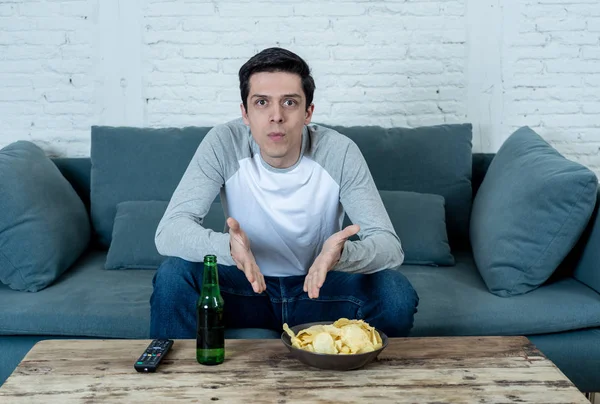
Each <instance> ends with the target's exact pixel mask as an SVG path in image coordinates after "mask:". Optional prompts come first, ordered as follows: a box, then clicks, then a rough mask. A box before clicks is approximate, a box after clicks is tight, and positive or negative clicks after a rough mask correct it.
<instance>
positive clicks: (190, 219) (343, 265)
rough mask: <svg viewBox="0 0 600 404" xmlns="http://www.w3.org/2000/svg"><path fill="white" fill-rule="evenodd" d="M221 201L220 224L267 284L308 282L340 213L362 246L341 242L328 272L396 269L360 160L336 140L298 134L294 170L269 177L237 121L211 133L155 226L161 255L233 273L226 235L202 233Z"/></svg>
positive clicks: (352, 147) (386, 224) (398, 252)
mask: <svg viewBox="0 0 600 404" xmlns="http://www.w3.org/2000/svg"><path fill="white" fill-rule="evenodd" d="M219 193H220V197H221V201H222V203H223V208H224V211H225V215H226V216H227V217H233V218H234V219H236V220H237V221H238V222H239V223H240V226H241V228H242V229H243V230H244V231H245V232H246V234H247V235H248V237H249V239H250V243H251V250H252V252H253V254H254V257H255V259H256V263H257V264H258V266H259V268H260V270H261V272H262V273H263V274H264V275H266V276H291V275H304V274H306V273H307V271H308V269H309V268H310V266H311V265H312V263H313V262H314V260H315V258H316V257H317V255H318V254H319V253H320V252H321V248H322V246H323V243H324V242H325V240H327V238H328V237H329V236H331V235H332V234H333V233H335V232H337V231H339V230H341V226H342V222H343V218H344V212H346V213H347V214H348V217H349V218H350V220H351V221H352V222H353V223H355V224H358V225H359V226H360V232H359V234H358V236H359V238H360V240H359V241H346V243H345V245H344V249H343V252H342V256H341V258H340V261H339V262H338V263H337V265H336V266H335V268H334V270H338V271H344V272H353V273H373V272H377V271H379V270H382V269H386V268H393V267H397V266H399V265H401V264H402V262H403V259H404V252H403V251H402V247H401V244H400V240H399V238H398V236H397V235H396V233H395V231H394V228H393V226H392V224H391V222H390V219H389V216H388V214H387V212H386V210H385V207H384V206H383V203H382V201H381V198H380V196H379V192H378V191H377V188H376V186H375V183H374V182H373V178H372V176H371V173H370V171H369V169H368V167H367V164H366V161H365V159H364V157H363V156H362V154H361V152H360V150H359V148H358V146H356V144H355V143H354V142H353V141H352V140H350V139H349V138H348V137H346V136H344V135H342V134H340V133H338V132H336V131H334V130H331V129H328V128H325V127H322V126H318V125H309V126H306V127H305V128H304V132H303V134H302V149H301V153H300V158H299V159H298V161H297V162H296V164H294V165H293V166H292V167H289V168H285V169H277V168H273V167H271V166H270V165H268V164H267V163H266V162H264V161H263V160H262V158H261V156H260V150H259V147H258V145H257V144H256V142H255V141H254V139H253V138H252V135H251V133H250V129H249V128H248V127H247V126H246V125H245V124H244V123H243V121H242V120H241V119H237V120H235V121H231V122H228V123H226V124H223V125H219V126H215V127H214V128H212V129H211V130H210V131H209V133H208V134H207V135H206V137H205V138H204V139H203V141H202V142H201V144H200V146H199V147H198V149H197V151H196V153H195V155H194V157H193V158H192V161H191V162H190V164H189V166H188V168H187V170H186V171H185V173H184V175H183V177H182V179H181V181H180V183H179V185H178V186H177V189H176V190H175V192H174V194H173V197H172V198H171V201H170V202H169V205H168V207H167V210H166V212H165V215H164V217H163V218H162V220H161V221H160V223H159V225H158V228H157V231H156V236H155V242H156V246H157V249H158V251H159V253H160V254H162V255H166V256H176V257H180V258H183V259H185V260H188V261H194V262H201V261H202V260H203V258H204V255H206V254H215V255H216V256H217V260H218V262H219V263H220V264H224V265H235V264H234V262H233V259H232V258H231V253H230V247H229V233H228V231H229V229H228V228H227V226H226V227H225V229H224V232H223V233H220V232H215V231H212V230H210V229H206V228H204V227H203V226H202V223H203V220H204V217H205V216H206V214H207V213H208V211H209V208H210V206H211V203H212V202H213V200H214V198H215V197H216V196H217V195H218V194H219Z"/></svg>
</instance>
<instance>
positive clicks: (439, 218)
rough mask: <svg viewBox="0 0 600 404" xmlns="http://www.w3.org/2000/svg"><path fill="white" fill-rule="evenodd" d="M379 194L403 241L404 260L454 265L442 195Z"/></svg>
mask: <svg viewBox="0 0 600 404" xmlns="http://www.w3.org/2000/svg"><path fill="white" fill-rule="evenodd" d="M379 194H380V195H381V199H382V201H383V204H384V205H385V209H386V210H387V212H388V214H389V216H390V220H391V221H392V225H393V226H394V230H396V234H397V235H398V237H399V238H400V242H401V243H402V248H403V250H404V263H405V264H414V265H434V266H435V265H454V257H453V256H452V253H451V252H450V245H449V244H448V234H447V232H446V213H445V210H444V205H445V201H444V197H443V196H440V195H433V194H421V193H417V192H404V191H380V192H379Z"/></svg>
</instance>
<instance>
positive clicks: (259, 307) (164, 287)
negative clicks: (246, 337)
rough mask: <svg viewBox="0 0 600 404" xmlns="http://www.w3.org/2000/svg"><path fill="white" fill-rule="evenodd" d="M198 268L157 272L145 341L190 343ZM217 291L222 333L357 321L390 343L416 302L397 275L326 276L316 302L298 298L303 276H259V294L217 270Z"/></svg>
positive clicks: (225, 269) (166, 267) (173, 263)
mask: <svg viewBox="0 0 600 404" xmlns="http://www.w3.org/2000/svg"><path fill="white" fill-rule="evenodd" d="M203 268H204V266H203V264H202V263H201V262H199V263H196V262H188V261H185V260H183V259H181V258H174V257H170V258H168V259H167V260H165V261H164V262H163V264H162V265H161V266H160V267H159V268H158V270H157V272H156V274H155V275H154V279H153V281H152V284H153V286H154V292H153V293H152V297H151V298H150V306H151V320H150V337H151V338H195V337H196V301H197V300H198V296H199V292H200V290H201V288H202V274H203ZM218 268H219V286H220V289H221V295H222V296H223V300H224V301H225V327H226V328H266V329H271V330H276V331H278V332H281V331H282V326H283V323H288V325H289V326H290V327H291V326H294V325H297V324H304V323H310V322H314V321H332V322H333V321H335V320H337V319H339V318H341V317H346V318H349V319H363V320H365V321H366V322H368V323H369V324H371V325H372V326H374V327H376V328H378V329H380V330H382V331H383V332H385V333H386V334H387V335H388V336H390V337H402V336H407V335H408V333H409V332H410V329H411V328H412V325H413V317H414V314H415V313H416V312H417V304H418V302H419V298H418V296H417V293H416V292H415V290H414V289H413V287H412V285H411V284H410V282H409V281H408V280H407V279H406V278H405V277H404V275H402V274H401V273H400V272H399V271H395V270H389V269H387V270H383V271H380V272H377V273H374V274H370V275H364V274H349V273H344V272H337V271H331V272H329V273H328V274H327V278H326V280H325V283H324V284H323V287H321V289H320V291H319V297H318V298H316V299H310V298H309V297H308V294H307V293H306V292H304V291H303V290H302V289H303V286H304V276H289V277H270V276H265V283H266V285H267V290H266V291H265V292H262V293H260V294H257V293H255V292H254V291H253V290H252V286H251V285H250V283H249V282H248V280H247V279H246V276H245V275H244V273H243V272H242V271H240V270H239V269H238V268H237V267H234V266H223V265H219V266H218Z"/></svg>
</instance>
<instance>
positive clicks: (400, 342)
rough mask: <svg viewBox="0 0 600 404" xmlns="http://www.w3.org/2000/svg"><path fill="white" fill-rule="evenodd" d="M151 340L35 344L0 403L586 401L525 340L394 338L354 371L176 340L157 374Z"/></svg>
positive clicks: (255, 343)
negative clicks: (143, 364) (200, 355)
mask: <svg viewBox="0 0 600 404" xmlns="http://www.w3.org/2000/svg"><path fill="white" fill-rule="evenodd" d="M149 343H150V340H48V341H41V342H39V343H37V344H36V345H35V346H34V347H33V348H32V349H31V351H30V352H29V353H28V354H27V355H26V357H25V358H24V359H23V361H22V362H21V363H20V364H19V366H18V367H17V369H16V370H15V371H14V372H13V374H12V375H11V376H10V377H9V379H8V380H7V381H6V382H5V383H4V385H3V386H2V387H1V388H0V402H7V403H13V402H15V403H17V402H24V403H31V402H43V403H71V402H77V403H81V402H83V403H87V402H103V403H105V402H142V401H143V402H157V403H162V402H173V401H180V400H181V401H184V402H206V403H209V402H210V403H215V402H221V403H296V402H306V403H340V402H343V403H471V402H472V403H588V404H589V401H588V400H586V398H585V396H584V395H583V394H582V393H580V392H579V391H578V390H577V389H576V388H575V387H574V385H573V384H572V383H571V382H570V381H569V380H568V379H567V378H566V377H565V376H564V375H563V374H562V373H561V372H560V370H558V368H556V366H555V365H554V364H553V363H552V362H551V361H549V360H548V359H546V358H545V357H544V356H543V355H542V354H541V353H540V352H539V351H538V350H537V349H536V348H535V346H534V345H532V344H531V343H530V342H529V340H528V339H527V338H525V337H444V338H392V339H390V343H389V345H388V347H387V348H386V349H385V350H384V351H383V352H382V353H381V354H380V356H379V358H378V360H377V361H376V362H372V363H371V364H369V365H367V366H366V367H364V368H362V369H359V370H353V371H348V372H339V371H327V370H320V369H315V368H311V367H307V366H306V365H304V364H302V363H300V362H298V361H297V360H296V359H294V358H293V357H292V356H291V355H290V354H289V353H288V351H287V349H286V348H285V346H284V345H283V343H282V342H281V341H280V340H227V341H226V347H225V349H226V356H225V362H224V363H223V364H221V365H218V366H202V365H199V364H198V363H197V362H196V359H195V341H194V340H176V341H175V344H174V345H173V348H172V350H171V352H169V354H168V355H167V356H166V357H165V359H164V360H163V363H162V365H161V366H160V368H159V370H158V372H157V373H148V374H142V373H138V372H136V371H135V370H134V369H133V364H134V362H135V361H136V359H137V358H138V357H139V356H140V354H141V353H142V352H143V350H144V349H145V348H146V347H147V346H148V344H149Z"/></svg>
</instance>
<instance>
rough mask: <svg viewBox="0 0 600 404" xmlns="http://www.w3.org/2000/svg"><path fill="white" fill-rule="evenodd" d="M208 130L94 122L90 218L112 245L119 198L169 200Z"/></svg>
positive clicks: (102, 240)
mask: <svg viewBox="0 0 600 404" xmlns="http://www.w3.org/2000/svg"><path fill="white" fill-rule="evenodd" d="M209 129H210V128H200V127H187V128H160V129H154V128H131V127H109V126H92V144H91V160H92V173H91V179H90V181H91V217H92V224H93V227H94V231H95V233H96V235H97V237H98V241H99V242H100V244H101V245H103V246H104V247H108V246H109V245H110V241H111V239H112V230H113V223H114V219H115V214H116V212H117V205H118V204H119V202H124V201H135V200H147V201H150V200H158V201H168V200H170V199H171V196H172V195H173V191H175V188H176V187H177V184H179V181H180V180H181V177H182V176H183V173H184V172H185V170H186V168H187V166H188V164H189V162H190V160H191V159H192V156H193V155H194V153H195V152H196V149H197V148H198V145H199V144H200V141H201V140H202V139H203V138H204V136H205V135H206V133H207V132H208V131H209Z"/></svg>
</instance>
